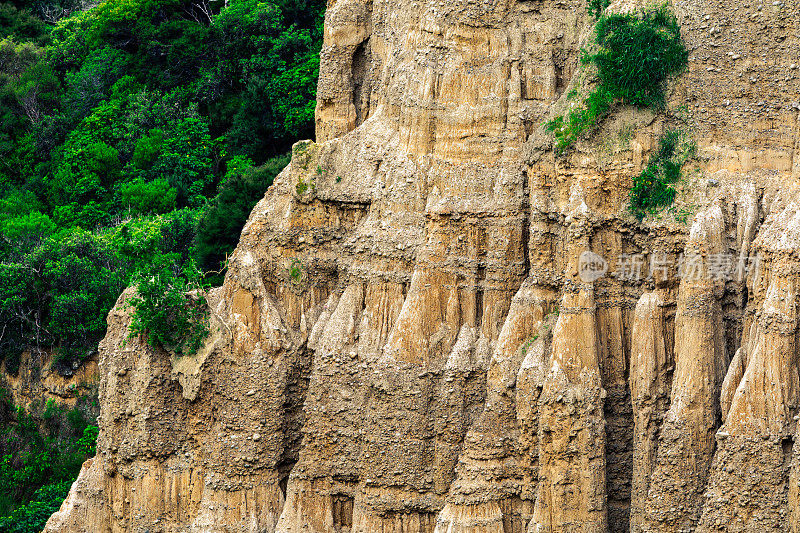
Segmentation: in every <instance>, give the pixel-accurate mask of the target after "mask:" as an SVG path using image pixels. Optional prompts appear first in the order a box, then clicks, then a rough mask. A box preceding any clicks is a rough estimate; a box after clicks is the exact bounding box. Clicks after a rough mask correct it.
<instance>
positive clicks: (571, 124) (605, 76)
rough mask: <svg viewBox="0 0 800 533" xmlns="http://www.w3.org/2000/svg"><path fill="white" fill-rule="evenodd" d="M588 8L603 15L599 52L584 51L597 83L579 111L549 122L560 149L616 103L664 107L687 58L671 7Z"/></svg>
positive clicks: (598, 33)
mask: <svg viewBox="0 0 800 533" xmlns="http://www.w3.org/2000/svg"><path fill="white" fill-rule="evenodd" d="M589 9H590V12H593V13H596V14H597V15H598V16H599V18H598V21H597V24H596V26H595V38H596V43H597V46H598V50H597V51H596V52H595V53H586V52H584V57H583V61H584V62H585V63H591V64H593V65H594V66H595V67H596V70H597V86H596V88H595V89H594V90H593V91H592V92H590V93H589V95H588V96H587V97H586V99H585V100H584V102H583V104H582V105H580V106H578V109H573V110H571V111H570V112H569V114H568V115H567V117H566V118H565V117H556V118H555V119H553V120H551V121H549V122H548V123H547V124H546V125H545V128H546V129H547V130H548V131H550V132H552V133H553V134H554V135H555V139H556V152H557V153H561V152H563V151H564V150H566V149H567V148H568V147H569V146H571V145H572V144H573V143H575V141H577V140H578V138H580V136H581V135H582V134H583V133H584V132H586V131H588V130H589V129H590V128H592V127H593V126H595V125H596V124H597V123H599V122H600V120H602V118H603V117H604V116H605V115H606V114H607V113H608V112H609V110H610V109H611V106H612V104H613V103H614V102H617V101H619V102H622V103H623V104H625V105H632V106H636V107H653V108H656V109H661V108H662V107H663V106H664V103H665V90H666V85H667V81H668V80H669V79H670V78H671V77H672V76H675V75H677V74H680V73H681V72H682V71H683V70H684V69H685V68H686V65H687V62H688V57H689V53H688V51H687V50H686V47H685V46H684V44H683V39H682V38H681V33H680V25H679V24H678V21H677V19H676V18H675V15H673V14H672V13H671V12H670V11H669V10H668V9H667V7H666V6H661V7H658V8H653V9H645V10H643V11H642V12H640V13H639V14H630V13H627V14H622V15H621V14H610V15H606V14H601V13H602V11H603V9H604V7H603V0H600V1H599V3H598V2H595V1H594V0H593V1H592V2H590V7H589Z"/></svg>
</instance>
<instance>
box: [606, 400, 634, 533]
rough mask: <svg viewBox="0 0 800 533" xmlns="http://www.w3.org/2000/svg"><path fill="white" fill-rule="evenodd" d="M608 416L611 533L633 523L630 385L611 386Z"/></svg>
mask: <svg viewBox="0 0 800 533" xmlns="http://www.w3.org/2000/svg"><path fill="white" fill-rule="evenodd" d="M603 410H604V415H605V419H606V487H607V489H606V490H607V495H608V526H609V531H610V532H611V533H627V532H628V531H629V529H630V528H629V526H630V507H631V480H632V477H633V408H632V405H631V395H630V390H629V389H628V387H627V386H614V387H611V388H610V390H608V396H607V398H606V401H605V405H604V409H603Z"/></svg>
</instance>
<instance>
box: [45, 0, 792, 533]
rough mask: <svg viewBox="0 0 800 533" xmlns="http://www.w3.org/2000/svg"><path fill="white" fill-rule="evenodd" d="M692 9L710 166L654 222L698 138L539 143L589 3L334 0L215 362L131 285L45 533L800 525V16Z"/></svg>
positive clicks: (691, 76) (232, 280)
mask: <svg viewBox="0 0 800 533" xmlns="http://www.w3.org/2000/svg"><path fill="white" fill-rule="evenodd" d="M631 7H636V3H631V5H630V6H628V5H625V6H622V5H620V6H616V7H615V6H612V8H614V9H628V8H631ZM673 7H674V9H675V10H676V13H677V14H678V17H679V20H680V22H681V24H682V31H683V32H684V37H685V39H686V42H687V46H688V47H689V49H690V50H691V55H690V66H689V71H688V72H687V73H686V74H685V75H684V76H683V77H682V78H681V80H679V82H678V83H677V84H676V86H675V87H673V88H672V89H671V98H670V107H671V108H673V109H681V110H682V111H681V112H682V113H683V115H684V119H683V120H684V122H685V124H684V125H683V127H685V128H686V129H687V130H688V131H689V132H690V133H691V135H692V137H693V138H694V139H695V141H696V143H697V145H698V156H697V157H696V158H695V159H693V160H691V161H690V162H689V163H688V164H687V165H686V166H685V168H684V180H683V182H682V183H681V185H680V189H681V192H680V194H679V196H678V199H677V202H676V205H675V206H674V208H673V209H672V210H669V211H664V212H661V213H659V214H657V215H654V216H649V217H647V218H646V219H645V220H644V221H642V222H639V221H637V220H636V219H635V218H634V217H633V216H632V215H631V214H630V213H629V212H628V211H627V209H626V202H627V198H628V190H629V188H630V185H631V179H632V177H633V176H635V175H636V174H637V173H639V172H640V171H641V169H642V168H643V166H644V165H645V164H646V163H647V157H648V155H649V154H650V153H651V152H652V150H653V148H654V147H655V146H656V141H657V139H658V136H659V135H660V133H661V132H662V131H664V130H665V129H666V128H669V127H672V126H674V124H671V123H670V122H669V120H668V119H666V118H665V117H664V116H663V114H654V113H651V112H645V111H637V110H632V109H624V108H618V109H616V110H615V111H614V112H613V114H612V116H610V117H608V118H607V119H606V120H605V121H604V122H603V124H602V126H601V127H600V128H598V130H597V131H595V132H593V135H591V136H590V138H587V139H584V140H582V141H581V142H579V143H578V145H577V146H576V149H575V150H573V151H571V152H569V153H568V154H567V155H565V156H561V157H556V156H555V155H554V153H553V151H552V150H551V142H550V140H549V138H548V137H547V135H546V134H544V133H543V131H542V130H541V128H540V125H541V123H542V122H543V121H544V120H545V119H547V118H548V117H549V116H551V115H552V113H555V112H556V111H558V110H563V109H565V108H566V107H567V106H569V105H570V102H569V99H568V94H569V90H570V88H571V87H575V86H576V84H578V83H580V81H581V79H582V78H583V77H585V76H584V71H583V70H582V67H581V66H580V63H579V49H580V47H581V46H582V44H583V43H584V42H585V40H586V39H587V37H588V36H589V34H590V32H591V21H590V19H589V16H588V14H586V7H585V4H584V1H583V0H566V1H564V0H540V1H537V2H531V1H529V0H517V1H499V0H486V1H476V0H452V1H449V2H436V1H433V0H421V1H416V2H410V1H405V0H403V1H399V2H387V1H381V0H335V1H331V2H329V9H328V13H327V15H326V30H325V46H324V48H323V51H322V66H321V73H320V83H319V91H318V106H317V142H316V143H311V142H303V143H299V144H298V145H296V146H295V148H294V150H293V157H292V162H291V165H290V166H289V167H288V168H287V169H286V170H285V171H284V172H283V173H282V174H281V175H280V176H279V178H278V179H277V180H276V182H275V184H274V185H273V186H272V187H271V188H270V190H269V191H267V193H266V196H265V198H264V199H263V200H262V201H261V202H260V203H259V204H258V206H257V207H256V208H255V210H254V211H253V213H252V215H251V217H250V220H249V221H248V223H247V225H246V227H245V228H244V231H243V232H242V237H241V242H240V244H239V246H238V248H237V250H236V252H235V254H234V255H233V257H232V258H231V261H230V267H229V271H228V274H227V277H226V279H225V284H224V286H223V287H221V288H218V289H215V290H213V291H212V292H211V294H210V295H209V302H210V315H211V320H212V324H213V328H212V330H213V334H212V335H211V337H210V338H209V340H208V341H207V343H206V345H205V346H204V348H203V349H202V350H201V352H200V353H199V354H198V355H197V356H193V357H189V358H183V359H176V358H174V357H173V356H171V355H170V354H168V353H166V352H164V351H162V350H154V349H152V348H150V347H148V346H147V345H146V343H144V342H143V341H142V340H141V339H133V340H127V341H126V337H127V326H128V324H129V322H130V312H129V311H128V310H127V308H126V305H125V301H126V298H127V296H128V295H129V294H130V293H126V294H124V295H123V296H122V297H121V299H120V301H119V303H118V305H117V307H116V308H115V309H114V310H113V311H112V312H111V314H110V315H109V333H108V336H107V337H106V339H105V340H104V341H103V343H102V345H101V348H100V361H99V365H100V375H101V390H100V398H101V403H102V412H101V417H100V427H101V434H100V439H99V442H98V455H97V457H95V458H94V459H93V460H91V461H89V462H87V464H86V465H85V466H84V469H83V471H82V474H81V477H80V478H79V479H78V481H77V482H76V483H75V485H74V486H73V489H72V491H71V493H70V495H69V497H68V499H67V500H66V501H65V503H64V505H63V506H62V509H61V511H60V512H59V513H57V514H55V515H54V516H53V517H51V519H50V521H49V522H48V525H47V528H46V531H48V532H92V533H104V532H122V531H126V532H145V531H148V532H165V533H167V532H183V531H191V532H223V531H225V532H234V531H246V532H273V531H277V532H280V533H343V532H345V531H349V532H352V533H355V532H359V533H371V532H383V533H389V532H392V533H412V532H413V533H417V532H420V533H421V532H424V533H429V532H434V531H435V532H437V533H466V532H470V533H472V532H474V533H478V532H480V533H496V532H497V533H499V532H502V533H545V532H547V533H562V532H563V533H566V532H587V533H588V532H605V531H612V532H627V531H633V532H673V531H703V532H705V531H750V532H756V531H757V532H762V531H776V532H777V531H793V532H797V531H800V510H798V508H799V507H800V444H798V443H797V431H798V429H797V418H798V408H799V407H800V406H799V405H798V391H799V390H800V381H798V355H797V354H798V346H797V335H798V314H797V309H796V308H797V292H798V290H799V289H800V262H799V260H800V257H798V253H799V252H798V250H800V196H799V194H800V188H798V182H797V177H798V175H799V174H798V173H800V159H798V154H800V151H799V150H800V134H798V110H799V109H800V104H797V103H796V101H797V100H800V96H798V90H799V89H800V83H799V82H798V76H800V73H799V72H798V70H797V66H796V65H794V64H792V61H793V60H795V61H796V58H794V55H793V54H792V52H794V51H796V50H797V47H798V35H797V32H796V31H794V30H795V29H796V28H797V27H798V20H797V18H798V16H799V15H798V13H800V10H798V9H797V8H798V7H800V6H798V5H797V3H796V2H791V1H790V2H779V3H774V4H771V3H767V4H756V3H741V5H740V4H736V5H735V9H733V8H732V6H731V5H730V4H719V3H712V2H707V1H703V2H694V1H693V2H688V3H687V2H684V3H675V5H674V6H673ZM589 250H590V251H593V252H594V253H595V254H598V255H600V256H602V257H604V258H606V259H607V260H608V262H609V265H608V268H609V272H608V273H607V274H606V275H605V276H601V277H599V278H597V279H594V278H587V277H586V276H583V275H582V274H584V271H583V270H582V269H583V266H584V265H582V263H581V261H580V257H581V255H582V253H583V252H585V251H589Z"/></svg>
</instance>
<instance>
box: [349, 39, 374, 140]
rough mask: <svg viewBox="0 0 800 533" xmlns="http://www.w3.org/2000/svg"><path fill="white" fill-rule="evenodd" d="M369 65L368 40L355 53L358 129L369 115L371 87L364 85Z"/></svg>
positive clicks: (354, 93)
mask: <svg viewBox="0 0 800 533" xmlns="http://www.w3.org/2000/svg"><path fill="white" fill-rule="evenodd" d="M369 63H370V48H369V38H367V39H366V40H365V41H364V42H362V43H361V44H359V45H358V46H357V47H356V50H355V52H353V105H354V106H355V108H356V127H358V126H360V125H361V124H362V123H363V122H364V121H365V120H366V119H367V118H368V117H367V116H368V114H369V87H368V86H366V87H365V85H364V83H365V80H366V79H367V70H368V66H369Z"/></svg>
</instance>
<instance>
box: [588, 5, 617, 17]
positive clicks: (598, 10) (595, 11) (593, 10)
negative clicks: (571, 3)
mask: <svg viewBox="0 0 800 533" xmlns="http://www.w3.org/2000/svg"><path fill="white" fill-rule="evenodd" d="M588 3H589V5H588V6H586V7H587V9H588V11H589V14H590V15H591V16H593V17H594V18H595V19H599V18H600V17H601V16H602V14H603V11H605V9H606V8H607V7H608V6H609V5H610V4H611V0H589V2H588Z"/></svg>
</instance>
